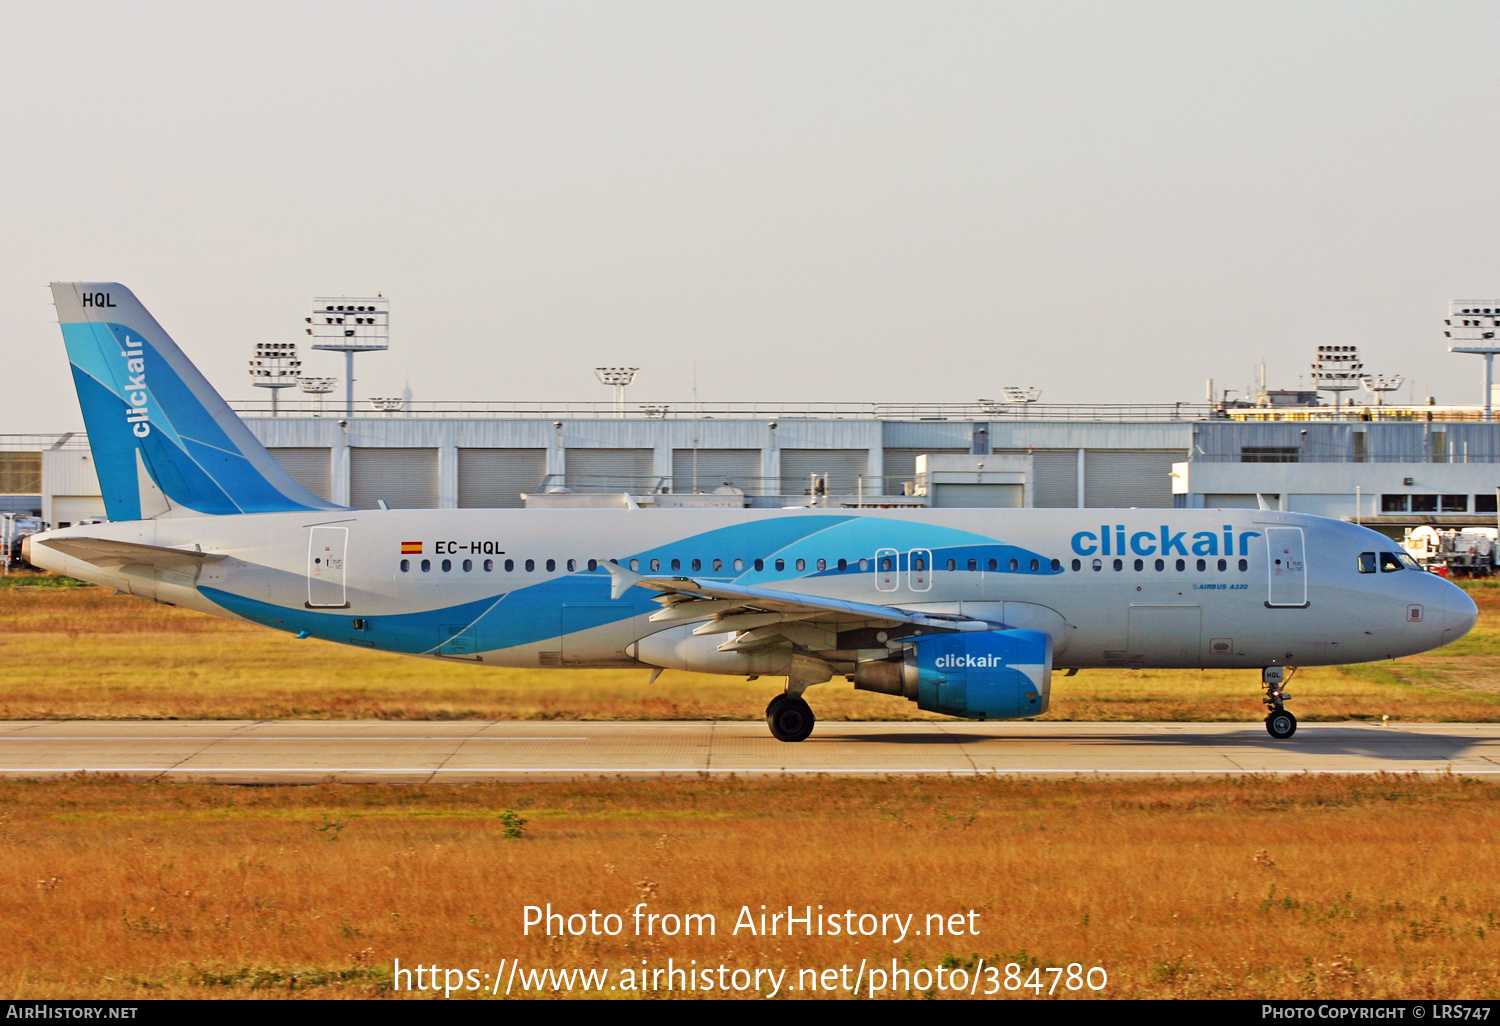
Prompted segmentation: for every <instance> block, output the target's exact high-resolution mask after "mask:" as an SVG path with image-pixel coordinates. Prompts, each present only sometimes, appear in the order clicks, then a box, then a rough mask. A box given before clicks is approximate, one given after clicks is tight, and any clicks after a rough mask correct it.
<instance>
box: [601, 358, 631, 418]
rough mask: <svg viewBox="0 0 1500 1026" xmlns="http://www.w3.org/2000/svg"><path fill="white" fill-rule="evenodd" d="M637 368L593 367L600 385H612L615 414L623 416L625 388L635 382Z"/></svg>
mask: <svg viewBox="0 0 1500 1026" xmlns="http://www.w3.org/2000/svg"><path fill="white" fill-rule="evenodd" d="M638 370H640V368H639V367H595V368H594V376H595V377H597V378H598V379H599V382H600V384H604V385H612V386H614V390H615V412H616V413H618V414H620V415H621V416H624V415H625V387H626V386H627V385H629V384H630V383H631V382H632V381H634V380H635V374H636V371H638Z"/></svg>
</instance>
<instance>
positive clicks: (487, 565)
mask: <svg viewBox="0 0 1500 1026" xmlns="http://www.w3.org/2000/svg"><path fill="white" fill-rule="evenodd" d="M494 569H495V561H494V560H493V559H486V560H485V561H484V572H485V573H490V572H491V571H493V570H494Z"/></svg>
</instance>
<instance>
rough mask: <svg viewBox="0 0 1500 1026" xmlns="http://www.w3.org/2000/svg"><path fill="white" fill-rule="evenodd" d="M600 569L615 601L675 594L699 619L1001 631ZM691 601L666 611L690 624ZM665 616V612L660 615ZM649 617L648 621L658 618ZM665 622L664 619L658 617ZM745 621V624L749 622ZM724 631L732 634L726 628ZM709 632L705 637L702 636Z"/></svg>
mask: <svg viewBox="0 0 1500 1026" xmlns="http://www.w3.org/2000/svg"><path fill="white" fill-rule="evenodd" d="M601 565H602V566H603V567H604V568H605V569H606V570H608V571H609V573H610V576H611V577H612V578H613V579H614V587H613V589H612V594H613V596H614V597H615V598H617V599H618V598H619V597H620V596H622V595H624V594H625V592H626V591H628V590H630V589H631V588H648V589H650V590H652V591H659V592H662V593H663V594H666V595H679V596H683V597H684V598H687V599H697V600H700V601H702V602H703V605H704V609H703V616H704V618H705V619H707V618H708V617H710V616H716V615H718V616H722V615H726V614H727V615H729V616H734V617H735V618H736V619H738V618H739V615H738V613H737V611H738V610H746V611H750V610H754V611H759V612H765V613H784V614H790V615H789V616H788V617H787V618H788V619H802V618H805V617H807V616H809V615H812V614H824V615H822V616H820V617H819V619H820V620H824V621H830V622H833V623H850V622H860V623H868V622H870V621H875V622H878V623H891V624H900V623H906V624H912V625H914V626H918V627H933V628H937V629H939V630H949V631H989V630H994V629H995V628H996V627H999V626H1003V625H1001V624H997V623H993V622H991V621H989V620H979V619H975V618H974V617H971V616H950V615H947V614H943V613H921V612H917V611H916V610H911V609H902V608H901V607H900V606H881V605H876V604H875V603H873V602H851V601H848V600H846V599H835V598H827V597H824V596H822V595H803V594H799V593H797V592H792V591H778V590H776V589H774V588H761V587H757V586H755V585H745V584H731V583H729V582H727V581H703V580H699V579H697V578H693V577H672V576H647V575H644V574H638V573H636V572H634V571H633V570H627V569H625V568H624V567H622V566H617V565H616V564H614V563H611V562H609V561H608V560H605V561H603V562H602V563H601ZM696 604H697V603H696V602H693V601H683V602H677V603H674V604H673V605H671V606H670V607H668V608H669V609H670V610H671V613H670V619H672V620H679V621H682V620H689V619H694V617H693V616H692V607H693V606H694V605H696ZM664 612H665V610H664ZM661 616H662V614H661V613H656V614H653V616H652V619H653V620H655V619H657V617H661ZM662 618H663V619H667V618H668V617H662ZM745 622H747V623H748V622H749V620H748V617H747V618H746V621H745ZM723 629H724V630H730V629H733V628H731V627H725V628H723ZM704 633H709V632H704Z"/></svg>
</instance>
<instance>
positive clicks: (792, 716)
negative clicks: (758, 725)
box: [766, 695, 817, 741]
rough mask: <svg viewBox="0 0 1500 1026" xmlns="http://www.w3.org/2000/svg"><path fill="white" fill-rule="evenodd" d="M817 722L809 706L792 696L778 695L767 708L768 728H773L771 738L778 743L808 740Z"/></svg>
mask: <svg viewBox="0 0 1500 1026" xmlns="http://www.w3.org/2000/svg"><path fill="white" fill-rule="evenodd" d="M815 722H817V721H816V719H815V718H814V717H813V711H812V709H811V708H810V707H809V706H808V704H807V703H806V702H804V701H803V700H802V699H800V698H793V697H792V696H791V695H777V696H776V697H775V698H773V699H771V704H770V705H768V706H766V726H768V727H770V728H771V736H772V737H774V738H775V739H776V740H778V741H804V740H806V739H807V736H808V735H809V734H811V733H812V732H813V724H814V723H815Z"/></svg>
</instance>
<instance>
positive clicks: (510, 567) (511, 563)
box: [505, 559, 516, 574]
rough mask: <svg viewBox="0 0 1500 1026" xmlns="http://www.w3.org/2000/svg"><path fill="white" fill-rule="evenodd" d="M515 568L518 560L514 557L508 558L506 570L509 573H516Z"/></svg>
mask: <svg viewBox="0 0 1500 1026" xmlns="http://www.w3.org/2000/svg"><path fill="white" fill-rule="evenodd" d="M515 569H516V561H515V560H514V559H507V560H506V561H505V572H506V573H508V574H509V573H514V572H515Z"/></svg>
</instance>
